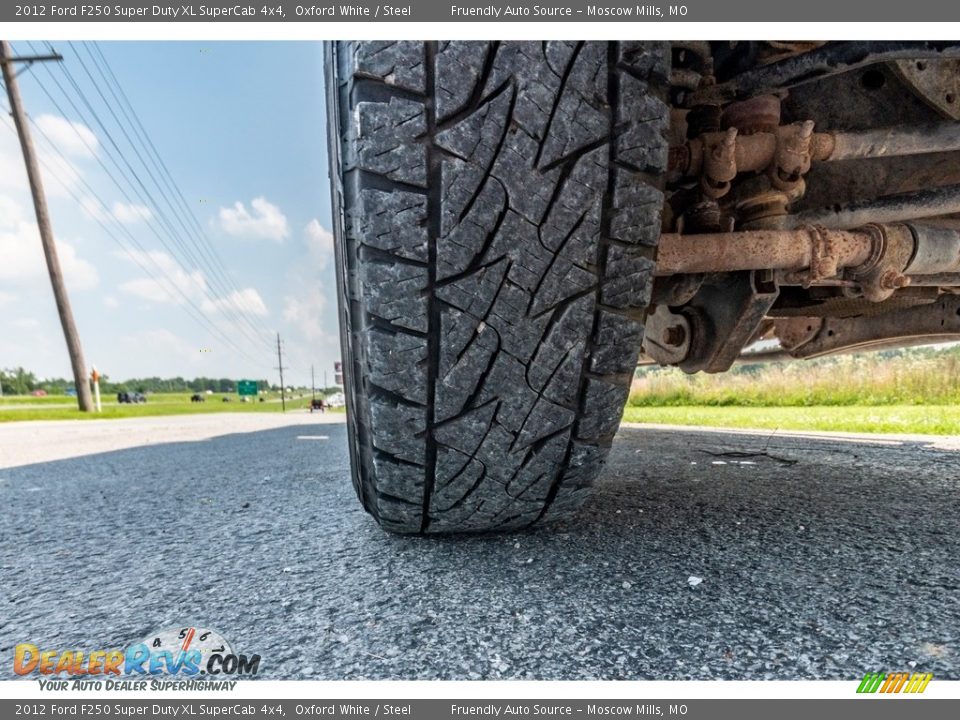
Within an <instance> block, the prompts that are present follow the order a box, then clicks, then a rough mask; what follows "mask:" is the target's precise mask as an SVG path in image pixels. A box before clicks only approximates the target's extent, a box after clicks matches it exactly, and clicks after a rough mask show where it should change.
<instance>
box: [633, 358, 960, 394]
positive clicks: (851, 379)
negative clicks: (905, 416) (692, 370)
mask: <svg viewBox="0 0 960 720" xmlns="http://www.w3.org/2000/svg"><path fill="white" fill-rule="evenodd" d="M629 404H630V405H632V406H637V407H641V406H643V407H679V406H683V407H687V406H714V407H727V406H742V407H817V406H837V405H845V406H856V405H861V406H875V405H955V404H960V352H957V349H956V348H954V349H951V350H948V351H941V352H936V351H932V350H930V349H916V350H906V351H899V354H898V355H896V356H894V357H884V354H883V353H870V354H861V355H848V356H841V357H830V358H823V359H819V360H809V361H802V362H793V363H769V364H765V365H735V366H734V367H733V368H732V369H731V371H730V372H728V373H722V374H718V375H707V374H704V373H700V374H697V375H687V374H685V373H684V372H682V371H680V370H678V369H677V368H642V369H640V370H639V371H638V372H637V377H636V378H635V379H634V381H633V385H632V387H631V392H630V401H629Z"/></svg>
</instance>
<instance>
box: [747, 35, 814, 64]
mask: <svg viewBox="0 0 960 720" xmlns="http://www.w3.org/2000/svg"><path fill="white" fill-rule="evenodd" d="M825 44H826V43H824V42H823V41H822V40H821V41H817V40H812V41H811V40H787V41H783V40H768V41H765V42H763V43H760V48H759V52H758V54H757V64H758V65H769V64H770V63H774V62H780V61H781V60H786V59H787V58H788V57H793V56H794V55H800V54H802V53H806V52H810V51H811V50H816V49H817V48H818V47H822V46H823V45H825Z"/></svg>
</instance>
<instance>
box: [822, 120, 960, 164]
mask: <svg viewBox="0 0 960 720" xmlns="http://www.w3.org/2000/svg"><path fill="white" fill-rule="evenodd" d="M822 135H823V137H821V138H818V143H819V147H818V153H817V157H816V159H817V160H850V159H854V158H879V157H894V156H902V155H926V154H929V153H937V152H952V151H955V150H960V123H957V122H939V123H927V124H925V125H914V126H910V127H902V126H901V127H889V128H878V129H876V130H859V131H856V132H834V133H823V134H822Z"/></svg>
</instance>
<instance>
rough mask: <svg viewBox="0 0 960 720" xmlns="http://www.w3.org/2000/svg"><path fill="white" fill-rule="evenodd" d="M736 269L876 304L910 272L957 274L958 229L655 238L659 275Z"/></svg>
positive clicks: (901, 227) (808, 229) (874, 227)
mask: <svg viewBox="0 0 960 720" xmlns="http://www.w3.org/2000/svg"><path fill="white" fill-rule="evenodd" d="M740 270H780V271H784V272H782V273H781V274H780V276H779V277H780V282H781V283H782V284H796V285H803V286H805V287H809V286H810V285H814V284H821V283H827V284H835V285H836V284H842V285H846V286H849V287H852V288H858V289H859V290H860V292H861V293H862V295H863V297H865V298H867V299H868V300H871V301H874V302H879V301H881V300H885V299H886V298H888V297H890V295H892V294H893V292H894V291H896V290H897V289H899V288H902V287H905V286H906V285H908V284H909V283H910V276H911V275H918V276H923V275H932V274H937V273H955V272H958V271H960V231H957V230H952V229H949V228H943V227H926V226H923V225H916V224H912V223H911V224H890V225H879V224H871V225H866V226H864V227H861V228H857V229H854V230H828V229H825V228H823V227H817V226H805V227H802V228H798V229H795V230H755V231H747V232H732V233H705V234H700V235H679V234H675V233H668V234H664V235H662V236H661V237H660V247H659V253H658V258H657V269H656V274H657V275H660V276H668V275H676V274H689V273H727V272H737V271H740Z"/></svg>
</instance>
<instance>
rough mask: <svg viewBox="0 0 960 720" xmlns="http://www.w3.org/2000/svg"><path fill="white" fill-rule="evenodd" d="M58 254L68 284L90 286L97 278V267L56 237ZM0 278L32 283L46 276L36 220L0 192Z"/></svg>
mask: <svg viewBox="0 0 960 720" xmlns="http://www.w3.org/2000/svg"><path fill="white" fill-rule="evenodd" d="M56 247H57V255H58V257H59V258H60V267H61V268H62V269H63V275H64V279H65V282H66V284H67V287H68V288H69V289H70V290H89V289H90V288H93V287H96V286H97V284H98V283H99V281H100V278H99V275H98V274H97V269H96V268H95V267H94V266H93V264H91V263H89V262H87V261H86V260H84V259H83V258H81V257H79V256H78V255H77V251H76V248H74V246H73V245H71V244H70V243H68V242H65V241H64V240H61V239H57V240H56ZM0 258H3V261H2V262H0V281H4V282H11V283H25V284H34V283H36V282H37V281H38V280H40V279H41V278H45V277H46V276H47V268H46V263H45V261H44V257H43V246H42V245H41V244H40V233H39V231H38V230H37V224H36V223H35V222H33V221H32V220H27V219H26V217H25V216H24V213H23V210H22V208H21V207H20V205H19V204H17V202H16V201H14V200H13V198H10V197H8V196H3V195H0Z"/></svg>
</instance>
